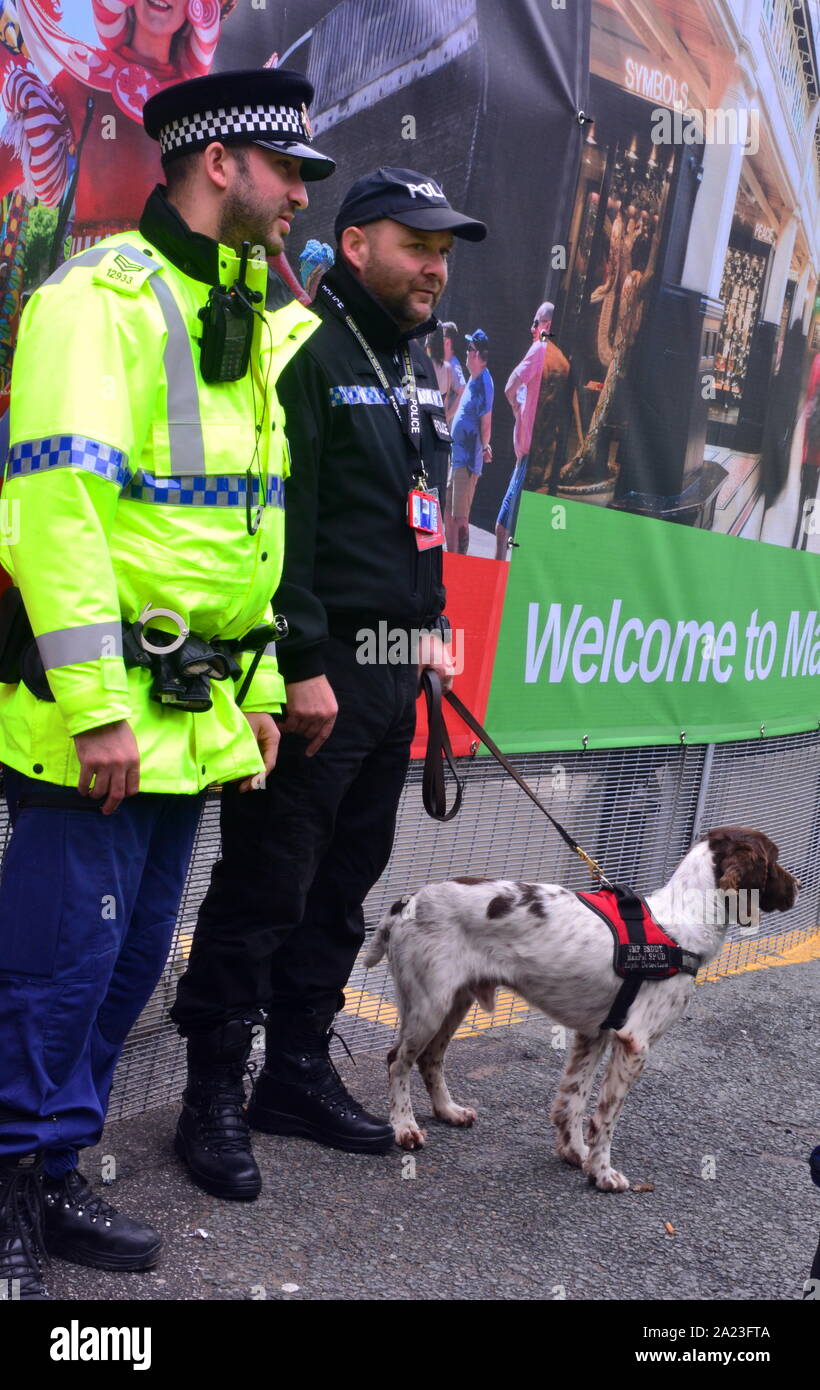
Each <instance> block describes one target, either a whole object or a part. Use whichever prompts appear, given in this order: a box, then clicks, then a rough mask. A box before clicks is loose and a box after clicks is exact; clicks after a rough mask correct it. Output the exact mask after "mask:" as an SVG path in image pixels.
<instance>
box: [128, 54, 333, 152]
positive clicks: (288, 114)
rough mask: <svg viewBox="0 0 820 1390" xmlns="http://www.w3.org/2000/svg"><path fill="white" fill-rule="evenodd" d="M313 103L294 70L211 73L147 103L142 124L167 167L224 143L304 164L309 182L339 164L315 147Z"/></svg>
mask: <svg viewBox="0 0 820 1390" xmlns="http://www.w3.org/2000/svg"><path fill="white" fill-rule="evenodd" d="M312 99H313V87H312V86H311V84H310V82H308V80H307V78H306V77H303V76H302V74H301V73H300V72H291V71H290V69H288V68H251V69H249V70H247V71H244V72H211V73H208V75H207V76H206V77H192V78H190V79H189V80H188V81H187V82H176V83H174V85H173V86H171V87H163V89H162V91H160V92H157V93H156V94H155V95H154V96H152V97H150V98H149V100H148V101H146V103H145V106H144V108H143V112H142V120H143V125H144V126H145V129H146V131H147V133H148V134H149V135H150V136H151V138H152V140H158V141H159V147H160V153H161V155H162V160H163V163H164V164H168V163H170V161H171V160H173V159H177V158H179V156H180V155H183V154H194V153H196V152H197V151H198V150H204V149H205V148H206V146H207V145H210V144H211V143H212V142H213V141H214V140H220V141H221V142H222V143H223V144H224V145H239V144H243V145H261V146H262V148H263V149H266V150H278V151H281V153H282V154H287V155H290V156H291V157H292V158H293V159H301V160H302V166H301V170H300V172H301V175H302V178H303V179H306V180H315V179H326V178H327V177H328V175H329V174H332V173H333V170H334V169H335V168H336V165H335V162H334V161H333V160H332V159H329V158H328V156H327V155H324V154H321V153H320V152H319V150H317V149H315V148H314V146H313V144H312V143H311V141H312V132H311V129H310V119H309V117H308V105H309V103H310V102H311V101H312Z"/></svg>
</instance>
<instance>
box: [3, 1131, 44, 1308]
mask: <svg viewBox="0 0 820 1390" xmlns="http://www.w3.org/2000/svg"><path fill="white" fill-rule="evenodd" d="M42 1167H43V1163H42V1157H41V1156H40V1155H38V1154H26V1155H25V1157H23V1158H18V1159H15V1160H13V1161H10V1162H6V1163H0V1299H11V1300H14V1301H16V1300H18V1299H19V1300H20V1301H21V1302H23V1301H24V1300H25V1301H29V1302H35V1301H39V1302H42V1301H43V1300H44V1299H46V1298H48V1294H47V1293H46V1291H45V1289H44V1288H43V1277H42V1273H41V1269H42V1266H43V1264H44V1263H45V1262H46V1260H47V1255H46V1250H45V1245H44V1243H43V1191H42V1188H41V1186H40V1173H41V1171H42Z"/></svg>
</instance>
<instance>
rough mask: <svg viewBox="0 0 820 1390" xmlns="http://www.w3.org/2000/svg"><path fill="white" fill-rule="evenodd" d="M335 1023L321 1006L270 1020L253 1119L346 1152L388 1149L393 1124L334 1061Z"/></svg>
mask: <svg viewBox="0 0 820 1390" xmlns="http://www.w3.org/2000/svg"><path fill="white" fill-rule="evenodd" d="M330 1023H331V1019H330V1018H324V1019H323V1018H321V1017H320V1016H319V1015H318V1014H317V1013H316V1011H315V1010H314V1011H308V1012H305V1013H302V1014H293V1015H291V1014H287V1015H286V1014H279V1013H278V1014H276V1015H275V1016H273V1017H271V1018H270V1019H269V1020H268V1025H267V1036H266V1039H265V1066H264V1068H263V1070H262V1071H261V1072H260V1075H259V1079H258V1081H257V1083H256V1088H255V1090H254V1093H253V1098H252V1100H251V1103H250V1105H249V1106H248V1123H249V1124H250V1126H251V1129H261V1130H263V1131H264V1133H265V1134H293V1135H298V1136H300V1137H301V1138H303V1139H315V1140H316V1142H317V1143H319V1144H327V1145H328V1147H329V1148H331V1149H344V1150H345V1152H346V1153H360V1154H381V1153H387V1151H388V1150H389V1149H391V1148H392V1147H393V1143H394V1140H393V1130H392V1128H391V1126H390V1125H389V1124H388V1123H387V1121H386V1120H380V1119H378V1118H377V1117H376V1116H375V1115H370V1114H368V1112H367V1111H366V1110H365V1109H364V1107H363V1106H361V1105H359V1102H358V1101H356V1100H354V1099H353V1097H352V1096H351V1095H350V1094H349V1093H348V1091H347V1090H346V1089H345V1087H344V1084H343V1082H342V1078H341V1077H340V1076H339V1073H338V1072H337V1070H336V1068H335V1067H334V1065H333V1063H332V1061H331V1060H330V1052H329V1048H330V1039H331V1037H332V1036H333V1030H332V1028H331V1027H330Z"/></svg>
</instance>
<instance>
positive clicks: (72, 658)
mask: <svg viewBox="0 0 820 1390" xmlns="http://www.w3.org/2000/svg"><path fill="white" fill-rule="evenodd" d="M37 647H38V650H39V652H40V656H41V658H42V662H43V666H44V668H45V670H46V671H53V670H54V668H55V667H56V666H74V665H75V664H76V663H77V662H81V661H99V660H100V659H101V658H102V657H105V656H122V625H121V623H119V622H116V623H84V624H83V626H82V627H61V628H57V629H56V631H54V632H44V633H43V634H42V636H41V637H38V638H37Z"/></svg>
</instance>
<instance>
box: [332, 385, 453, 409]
mask: <svg viewBox="0 0 820 1390" xmlns="http://www.w3.org/2000/svg"><path fill="white" fill-rule="evenodd" d="M394 390H395V393H396V400H397V401H399V402H400V403H401V404H402V405H404V403H405V401H406V400H407V397H406V396H405V394H404V391H403V390H402V388H401V387H400V386H396V387H394ZM418 397H419V405H437V406H439V407H440V408H441V409H443V408H444V402H443V400H442V399H441V392H440V391H432V390H431V389H430V387H428V386H420V387H419V391H418ZM330 404H331V405H389V404H390V402H389V401H388V399H387V393H386V392H385V391H383V390H382V388H381V386H331V388H330Z"/></svg>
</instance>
